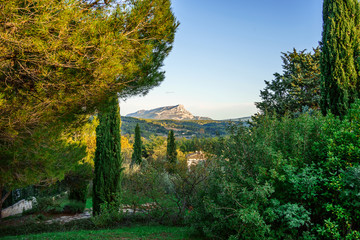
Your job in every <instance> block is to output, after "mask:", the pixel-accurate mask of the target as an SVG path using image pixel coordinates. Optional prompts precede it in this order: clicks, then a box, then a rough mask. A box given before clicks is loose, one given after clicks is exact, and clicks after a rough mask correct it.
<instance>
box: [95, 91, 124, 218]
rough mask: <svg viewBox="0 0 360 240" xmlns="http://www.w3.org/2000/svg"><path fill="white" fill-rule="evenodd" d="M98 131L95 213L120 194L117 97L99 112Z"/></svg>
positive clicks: (111, 99) (120, 160) (110, 100)
mask: <svg viewBox="0 0 360 240" xmlns="http://www.w3.org/2000/svg"><path fill="white" fill-rule="evenodd" d="M99 121H100V123H99V126H98V127H97V129H96V136H97V139H96V152H95V178H94V181H93V212H94V214H99V213H100V206H101V204H102V203H105V202H107V203H109V204H111V203H112V202H113V201H114V200H115V197H116V195H117V194H118V193H119V192H120V184H121V183H120V181H121V171H122V169H121V162H122V159H121V146H120V142H121V139H120V110H119V102H118V99H117V96H114V97H112V98H110V99H109V101H108V105H106V106H104V107H103V108H102V109H101V111H100V112H99Z"/></svg>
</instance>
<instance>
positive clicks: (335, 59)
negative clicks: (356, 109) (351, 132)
mask: <svg viewBox="0 0 360 240" xmlns="http://www.w3.org/2000/svg"><path fill="white" fill-rule="evenodd" d="M359 20H360V8H359V3H358V1H357V0H325V1H324V5H323V33H322V45H321V50H322V53H321V60H320V68H321V82H322V83H321V95H322V96H321V110H322V112H323V114H324V115H325V114H326V113H327V112H328V110H330V111H331V112H332V113H333V114H334V115H337V116H344V114H345V113H346V112H347V110H348V108H349V106H350V104H351V103H352V102H354V99H355V98H357V97H358V95H359V91H358V90H359V76H358V70H359V66H358V63H357V61H358V60H359V59H358V56H359V33H358V32H359V31H358V28H359Z"/></svg>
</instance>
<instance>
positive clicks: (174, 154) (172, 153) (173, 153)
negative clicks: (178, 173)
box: [166, 130, 177, 163]
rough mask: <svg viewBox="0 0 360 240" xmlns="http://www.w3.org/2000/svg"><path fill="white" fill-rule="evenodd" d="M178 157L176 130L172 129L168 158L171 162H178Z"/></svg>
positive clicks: (168, 144)
mask: <svg viewBox="0 0 360 240" xmlns="http://www.w3.org/2000/svg"><path fill="white" fill-rule="evenodd" d="M176 157H177V152H176V144H175V137H174V131H173V130H171V131H170V132H169V134H168V138H167V149H166V159H167V160H168V161H169V163H176V162H177V159H176Z"/></svg>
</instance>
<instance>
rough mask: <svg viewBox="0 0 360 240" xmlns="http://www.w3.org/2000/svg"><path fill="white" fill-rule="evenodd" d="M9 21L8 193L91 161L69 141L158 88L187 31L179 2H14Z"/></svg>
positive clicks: (5, 9) (4, 34) (0, 114)
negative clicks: (98, 113) (115, 101)
mask: <svg viewBox="0 0 360 240" xmlns="http://www.w3.org/2000/svg"><path fill="white" fill-rule="evenodd" d="M0 22H1V23H2V26H3V27H0V46H1V47H0V48H1V52H2V53H3V54H2V56H1V61H0V79H1V80H0V176H1V178H0V192H1V189H3V188H4V189H7V190H9V191H11V190H12V189H15V188H18V187H22V186H27V185H30V184H39V183H41V184H44V182H46V183H48V182H54V181H56V180H61V179H63V178H64V175H65V173H66V172H68V171H69V170H70V169H72V166H73V165H74V164H73V163H77V162H78V161H80V160H81V159H82V158H83V157H84V156H83V155H84V154H85V148H84V147H81V146H80V147H79V146H77V145H78V144H69V142H68V139H64V136H68V135H70V134H72V133H73V132H74V130H73V129H76V128H78V127H80V126H82V125H84V124H85V123H86V122H87V119H88V115H93V114H94V112H95V110H97V109H98V108H99V106H101V105H102V104H103V103H104V102H106V101H107V99H108V98H109V97H110V96H114V95H116V94H121V97H123V98H124V97H126V96H129V95H132V94H138V93H146V92H147V91H148V90H149V89H151V88H152V87H155V86H157V85H159V84H160V82H161V81H163V79H164V71H163V70H162V69H161V67H162V63H163V60H164V58H165V57H166V56H167V55H168V54H169V52H170V51H171V48H172V44H173V40H174V34H175V30H176V28H177V26H178V23H177V21H176V19H175V17H174V15H173V13H172V11H171V2H170V0H132V1H127V0H126V1H120V0H91V1H88V0H86V1H84V0H71V1H68V0H33V1H24V0H8V1H1V4H0ZM77 152H78V153H77ZM68 163H70V164H68ZM3 199H4V197H3V198H2V200H0V203H1V202H2V201H3Z"/></svg>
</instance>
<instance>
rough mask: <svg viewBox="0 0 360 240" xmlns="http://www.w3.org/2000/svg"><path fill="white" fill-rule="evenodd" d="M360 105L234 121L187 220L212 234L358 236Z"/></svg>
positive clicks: (300, 236)
mask: <svg viewBox="0 0 360 240" xmlns="http://www.w3.org/2000/svg"><path fill="white" fill-rule="evenodd" d="M359 120H360V104H359V103H357V104H354V105H353V107H352V109H351V111H349V113H348V115H347V116H346V117H345V119H344V120H342V121H341V120H339V119H338V118H336V117H334V116H332V115H331V114H330V115H328V116H326V117H324V116H322V115H320V114H319V113H316V112H312V113H304V114H300V115H299V116H297V117H290V116H285V117H282V118H280V119H278V118H277V117H276V116H275V117H268V116H264V117H262V118H259V119H258V122H257V124H256V125H255V126H253V127H252V128H251V129H247V128H244V127H241V126H233V127H232V129H231V132H232V134H231V136H230V138H229V139H225V140H224V145H223V147H222V149H221V150H222V153H221V154H218V156H217V158H218V161H217V164H216V165H215V166H213V168H212V169H211V171H210V172H211V174H210V177H209V180H208V181H207V187H206V188H203V189H202V191H201V192H200V194H198V195H197V201H195V203H194V206H193V210H192V211H191V212H190V213H189V214H188V216H187V220H188V222H189V223H190V224H191V225H192V226H194V228H196V229H197V230H200V231H201V232H203V233H204V234H205V235H206V236H208V237H217V238H231V239H319V238H320V239H359V238H360V234H359V230H360V224H359V223H360V219H359V218H360V217H359V216H360V210H359V208H358V207H357V206H359V204H360V197H359V196H360V187H359V186H360V185H359V183H360V165H359V159H360V140H359V136H360V121H359Z"/></svg>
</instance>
